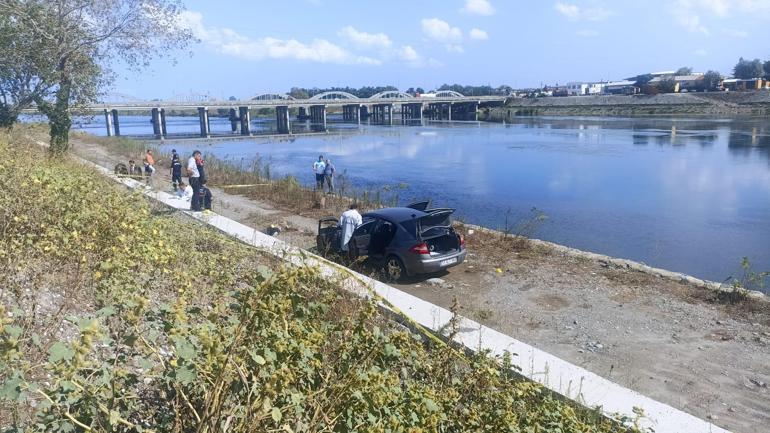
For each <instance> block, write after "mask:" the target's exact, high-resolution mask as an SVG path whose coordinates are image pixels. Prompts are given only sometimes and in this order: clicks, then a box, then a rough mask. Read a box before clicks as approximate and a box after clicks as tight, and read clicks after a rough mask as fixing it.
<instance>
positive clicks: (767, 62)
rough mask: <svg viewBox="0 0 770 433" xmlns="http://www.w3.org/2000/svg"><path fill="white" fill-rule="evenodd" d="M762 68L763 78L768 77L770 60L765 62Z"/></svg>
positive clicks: (769, 76)
mask: <svg viewBox="0 0 770 433" xmlns="http://www.w3.org/2000/svg"><path fill="white" fill-rule="evenodd" d="M764 70H765V78H770V60H768V61H766V62H765V66H764Z"/></svg>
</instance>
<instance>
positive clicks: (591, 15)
mask: <svg viewBox="0 0 770 433" xmlns="http://www.w3.org/2000/svg"><path fill="white" fill-rule="evenodd" d="M554 9H556V12H558V13H560V14H562V15H563V16H564V17H566V18H567V19H568V20H570V21H603V20H605V19H607V18H608V17H609V16H611V15H612V14H613V12H612V11H609V10H607V9H605V8H603V7H601V6H596V7H590V8H581V7H580V6H578V5H576V4H572V3H563V2H556V4H555V5H554Z"/></svg>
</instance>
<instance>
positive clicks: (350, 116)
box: [342, 104, 361, 124]
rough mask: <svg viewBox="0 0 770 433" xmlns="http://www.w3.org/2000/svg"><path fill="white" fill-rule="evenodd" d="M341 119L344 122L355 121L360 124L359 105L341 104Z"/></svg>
mask: <svg viewBox="0 0 770 433" xmlns="http://www.w3.org/2000/svg"><path fill="white" fill-rule="evenodd" d="M342 120H343V121H345V122H353V121H355V122H357V123H358V124H361V106H360V105H359V104H355V105H353V104H349V105H343V106H342Z"/></svg>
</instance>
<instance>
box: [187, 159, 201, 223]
mask: <svg viewBox="0 0 770 433" xmlns="http://www.w3.org/2000/svg"><path fill="white" fill-rule="evenodd" d="M200 159H201V152H200V151H199V150H196V151H195V152H193V154H192V156H191V157H190V159H188V160H187V176H189V179H188V180H189V182H190V187H191V188H192V190H193V191H197V190H199V189H200V187H201V174H200V172H199V171H198V160H200ZM190 209H191V210H193V211H201V210H202V209H201V204H200V200H198V194H193V195H192V198H191V199H190Z"/></svg>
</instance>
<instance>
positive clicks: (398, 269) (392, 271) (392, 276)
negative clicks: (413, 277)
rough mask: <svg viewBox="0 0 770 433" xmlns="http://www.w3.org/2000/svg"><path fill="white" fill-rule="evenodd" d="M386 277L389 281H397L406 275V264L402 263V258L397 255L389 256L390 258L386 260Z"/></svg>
mask: <svg viewBox="0 0 770 433" xmlns="http://www.w3.org/2000/svg"><path fill="white" fill-rule="evenodd" d="M384 271H385V277H386V278H387V279H388V282H391V283H395V282H397V281H399V280H401V279H402V278H404V277H405V276H406V270H405V269H404V264H403V263H401V259H399V258H398V257H396V256H388V260H386V261H385V269H384Z"/></svg>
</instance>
